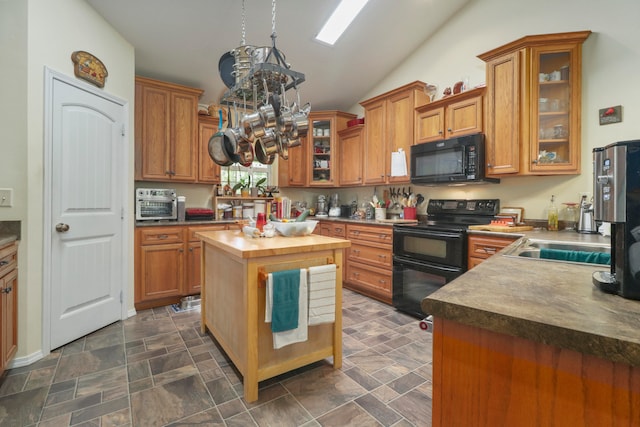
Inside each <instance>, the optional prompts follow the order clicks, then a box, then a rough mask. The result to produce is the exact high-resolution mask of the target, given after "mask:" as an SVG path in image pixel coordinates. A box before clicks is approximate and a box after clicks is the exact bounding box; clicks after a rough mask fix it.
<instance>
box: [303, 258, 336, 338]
mask: <svg viewBox="0 0 640 427" xmlns="http://www.w3.org/2000/svg"><path fill="white" fill-rule="evenodd" d="M308 286H309V325H310V326H311V325H319V324H322V323H333V322H335V319H336V265H335V264H327V265H321V266H317V267H309V279H308Z"/></svg>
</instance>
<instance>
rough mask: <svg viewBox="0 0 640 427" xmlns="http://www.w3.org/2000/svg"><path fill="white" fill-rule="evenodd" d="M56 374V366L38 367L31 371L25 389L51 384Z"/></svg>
mask: <svg viewBox="0 0 640 427" xmlns="http://www.w3.org/2000/svg"><path fill="white" fill-rule="evenodd" d="M55 374H56V367H55V366H47V367H46V368H42V369H36V370H34V371H31V372H30V373H29V379H28V380H27V383H26V384H25V386H24V389H25V390H28V389H31V388H40V387H42V386H46V385H49V384H51V382H52V381H53V377H54V376H55Z"/></svg>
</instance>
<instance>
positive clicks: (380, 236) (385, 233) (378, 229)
mask: <svg viewBox="0 0 640 427" xmlns="http://www.w3.org/2000/svg"><path fill="white" fill-rule="evenodd" d="M347 238H348V239H349V240H351V241H354V240H356V241H357V240H360V241H364V242H373V243H376V244H383V245H387V246H391V245H392V243H393V227H387V226H375V225H374V226H366V225H352V224H349V227H348V228H347Z"/></svg>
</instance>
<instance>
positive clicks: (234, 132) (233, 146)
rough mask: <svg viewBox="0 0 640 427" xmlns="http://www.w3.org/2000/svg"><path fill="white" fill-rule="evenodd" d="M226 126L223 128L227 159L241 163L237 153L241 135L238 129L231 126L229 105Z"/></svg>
mask: <svg viewBox="0 0 640 427" xmlns="http://www.w3.org/2000/svg"><path fill="white" fill-rule="evenodd" d="M227 120H228V121H227V124H228V126H227V128H226V129H225V130H224V144H223V147H224V150H225V152H226V154H227V157H228V158H229V160H231V161H232V162H233V163H241V162H242V159H241V158H240V156H239V155H238V140H239V139H240V138H241V137H242V136H241V135H240V129H238V128H232V127H231V107H228V114H227Z"/></svg>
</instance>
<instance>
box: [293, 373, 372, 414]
mask: <svg viewBox="0 0 640 427" xmlns="http://www.w3.org/2000/svg"><path fill="white" fill-rule="evenodd" d="M283 385H284V386H285V388H286V389H287V390H289V393H291V394H292V395H293V396H294V397H295V398H296V399H297V400H298V401H299V402H300V403H301V404H302V406H304V408H305V409H306V410H307V411H309V413H311V415H313V416H314V417H317V416H319V415H321V414H324V413H325V412H329V411H331V410H332V409H335V408H337V407H338V406H340V405H342V404H344V403H346V402H348V401H350V400H353V399H355V398H356V397H358V396H360V395H362V394H364V392H365V389H364V388H362V387H361V386H360V385H358V383H356V382H355V381H353V380H352V379H351V378H349V377H348V376H347V375H346V374H345V373H343V372H341V371H339V370H334V369H333V368H331V367H322V368H318V369H314V370H312V371H309V372H306V373H304V374H301V375H298V376H296V377H294V378H291V379H289V380H287V381H285V382H284V383H283Z"/></svg>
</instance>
